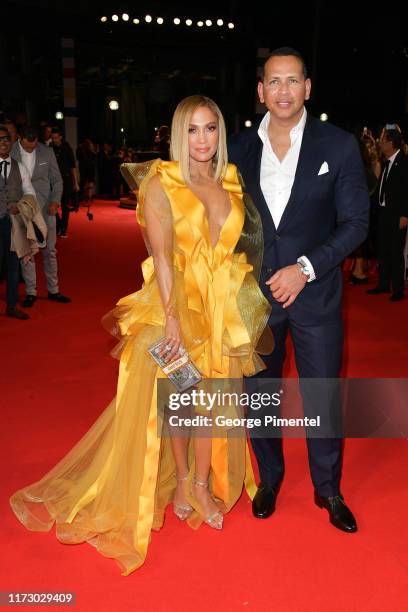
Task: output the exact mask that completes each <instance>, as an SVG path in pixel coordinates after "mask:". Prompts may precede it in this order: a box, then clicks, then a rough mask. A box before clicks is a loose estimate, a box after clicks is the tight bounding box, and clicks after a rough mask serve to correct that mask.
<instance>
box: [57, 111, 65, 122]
mask: <svg viewBox="0 0 408 612" xmlns="http://www.w3.org/2000/svg"><path fill="white" fill-rule="evenodd" d="M55 118H56V119H58V120H59V121H61V119H63V118H64V113H62V112H61V111H57V112H56V113H55Z"/></svg>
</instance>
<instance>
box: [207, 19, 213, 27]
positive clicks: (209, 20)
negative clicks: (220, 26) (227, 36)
mask: <svg viewBox="0 0 408 612" xmlns="http://www.w3.org/2000/svg"><path fill="white" fill-rule="evenodd" d="M205 25H206V26H208V27H210V26H212V21H211V19H206V21H205Z"/></svg>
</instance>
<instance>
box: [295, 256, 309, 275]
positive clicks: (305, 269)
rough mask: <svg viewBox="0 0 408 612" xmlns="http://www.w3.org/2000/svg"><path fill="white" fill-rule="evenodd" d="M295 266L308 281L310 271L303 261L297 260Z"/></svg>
mask: <svg viewBox="0 0 408 612" xmlns="http://www.w3.org/2000/svg"><path fill="white" fill-rule="evenodd" d="M296 263H297V265H298V266H299V268H300V271H301V272H302V274H304V275H305V276H306V278H307V280H310V270H309V266H308V265H307V264H306V262H305V261H303V260H302V259H301V258H300V259H298V260H297V262H296Z"/></svg>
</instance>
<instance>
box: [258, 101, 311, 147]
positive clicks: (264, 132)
mask: <svg viewBox="0 0 408 612" xmlns="http://www.w3.org/2000/svg"><path fill="white" fill-rule="evenodd" d="M270 119H271V115H270V113H269V111H268V112H267V113H266V115H265V116H264V118H263V119H262V121H261V123H260V124H259V128H258V134H259V138H260V139H261V140H262V142H263V143H264V144H265V142H266V140H267V139H268V128H269V121H270ZM306 119H307V110H306V108H305V107H303V113H302V116H301V118H300V119H299V121H298V123H297V124H296V125H295V126H293V128H291V130H290V136H291V138H292V137H293V136H296V135H297V134H299V133H300V132H303V130H304V129H305V125H306Z"/></svg>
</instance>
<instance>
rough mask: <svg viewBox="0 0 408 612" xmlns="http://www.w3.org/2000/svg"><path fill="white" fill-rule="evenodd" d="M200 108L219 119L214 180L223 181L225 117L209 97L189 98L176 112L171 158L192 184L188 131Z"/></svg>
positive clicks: (224, 168)
mask: <svg viewBox="0 0 408 612" xmlns="http://www.w3.org/2000/svg"><path fill="white" fill-rule="evenodd" d="M200 106H206V107H207V108H209V109H210V111H212V112H213V113H214V115H216V117H217V119H218V148H217V152H216V154H215V157H214V163H215V168H214V179H215V180H218V179H223V178H224V176H225V173H226V171H227V164H228V154H227V136H226V129H225V121H224V117H223V116H222V113H221V111H220V109H219V108H218V105H217V104H216V103H215V102H214V100H211V98H207V96H188V97H187V98H184V99H183V100H182V101H181V102H180V103H179V104H178V106H177V108H176V110H175V111H174V115H173V120H172V123H171V138H170V158H171V159H174V160H175V161H178V162H179V163H180V171H181V175H182V177H183V179H184V180H185V182H186V183H191V176H190V154H189V146H188V129H189V126H190V123H191V117H192V116H193V114H194V112H195V111H196V110H197V108H200Z"/></svg>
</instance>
